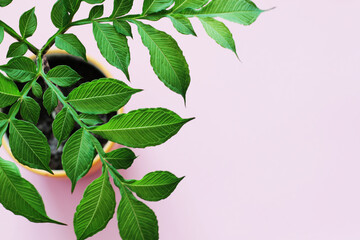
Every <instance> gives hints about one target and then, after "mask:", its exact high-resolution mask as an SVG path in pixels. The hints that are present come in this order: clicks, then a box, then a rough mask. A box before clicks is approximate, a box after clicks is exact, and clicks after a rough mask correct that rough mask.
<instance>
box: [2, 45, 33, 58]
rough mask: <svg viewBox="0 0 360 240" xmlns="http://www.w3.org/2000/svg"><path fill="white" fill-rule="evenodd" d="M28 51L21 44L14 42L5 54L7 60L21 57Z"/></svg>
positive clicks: (25, 46)
mask: <svg viewBox="0 0 360 240" xmlns="http://www.w3.org/2000/svg"><path fill="white" fill-rule="evenodd" d="M27 50H28V47H27V45H26V44H25V43H23V42H14V43H13V44H11V45H10V47H9V50H8V52H7V54H6V57H7V58H10V57H19V56H23V55H24V54H25V53H26V52H27Z"/></svg>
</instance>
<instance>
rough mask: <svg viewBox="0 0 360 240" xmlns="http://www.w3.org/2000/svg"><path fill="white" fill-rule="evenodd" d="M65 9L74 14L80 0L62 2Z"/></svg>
mask: <svg viewBox="0 0 360 240" xmlns="http://www.w3.org/2000/svg"><path fill="white" fill-rule="evenodd" d="M63 1H64V6H65V9H66V10H67V11H68V12H69V13H71V14H74V13H75V12H76V11H77V10H78V9H79V6H80V2H81V0H63Z"/></svg>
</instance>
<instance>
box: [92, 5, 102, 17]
mask: <svg viewBox="0 0 360 240" xmlns="http://www.w3.org/2000/svg"><path fill="white" fill-rule="evenodd" d="M103 14H104V5H98V6H94V7H93V8H92V9H91V10H90V13H89V19H95V18H99V17H101V16H102V15H103Z"/></svg>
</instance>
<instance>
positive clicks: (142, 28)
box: [135, 21, 190, 99]
mask: <svg viewBox="0 0 360 240" xmlns="http://www.w3.org/2000/svg"><path fill="white" fill-rule="evenodd" d="M135 23H136V25H137V26H138V30H139V34H140V36H141V39H142V42H143V43H144V45H145V46H146V47H147V48H148V49H149V52H150V63H151V65H152V67H153V69H154V72H155V73H156V75H157V76H158V77H159V79H160V80H161V81H162V82H163V83H164V84H165V85H166V86H167V87H168V88H170V89H171V90H172V91H174V92H176V93H179V94H181V95H182V96H183V98H184V99H185V95H186V90H187V89H188V87H189V84H190V75H189V66H188V64H187V62H186V60H185V57H184V55H183V53H182V51H181V49H180V48H179V46H178V45H177V43H176V41H175V40H174V39H173V38H172V37H171V36H170V35H168V34H166V33H165V32H161V31H159V30H156V29H155V28H153V27H152V26H150V25H146V24H143V23H141V22H137V21H136V22H135Z"/></svg>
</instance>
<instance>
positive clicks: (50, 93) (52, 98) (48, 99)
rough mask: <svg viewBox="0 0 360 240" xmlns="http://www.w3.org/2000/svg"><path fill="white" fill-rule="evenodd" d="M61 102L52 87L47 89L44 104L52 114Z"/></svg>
mask: <svg viewBox="0 0 360 240" xmlns="http://www.w3.org/2000/svg"><path fill="white" fill-rule="evenodd" d="M58 104H59V101H58V98H57V96H56V93H55V92H54V90H52V89H51V88H48V89H46V91H45V92H44V96H43V105H44V107H45V109H46V110H47V112H48V114H49V115H50V114H51V112H52V111H54V109H55V108H56V107H57V105H58Z"/></svg>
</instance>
